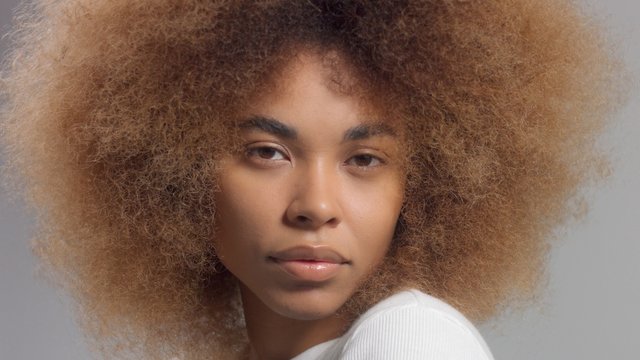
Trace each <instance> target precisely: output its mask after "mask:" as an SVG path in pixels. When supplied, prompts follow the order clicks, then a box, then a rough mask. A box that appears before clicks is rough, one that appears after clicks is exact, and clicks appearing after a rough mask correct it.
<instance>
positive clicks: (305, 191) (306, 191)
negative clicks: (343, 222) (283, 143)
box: [288, 157, 340, 227]
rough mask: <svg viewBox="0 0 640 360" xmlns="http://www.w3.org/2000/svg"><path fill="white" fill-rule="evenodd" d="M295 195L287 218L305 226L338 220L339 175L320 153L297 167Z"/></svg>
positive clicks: (336, 221)
mask: <svg viewBox="0 0 640 360" xmlns="http://www.w3.org/2000/svg"><path fill="white" fill-rule="evenodd" d="M298 171H299V174H298V179H297V181H296V191H295V196H294V199H293V200H292V202H291V205H290V207H289V210H288V212H289V214H288V215H289V216H288V217H289V219H290V220H291V221H293V222H295V223H296V224H298V225H300V224H304V225H305V226H314V227H315V226H321V225H323V224H326V223H334V224H336V223H338V222H339V221H340V209H339V202H338V198H337V196H338V191H339V187H340V184H339V182H340V178H339V174H338V173H337V169H335V168H334V167H333V166H332V165H331V163H330V162H329V161H326V159H323V158H321V157H319V158H315V159H313V160H310V161H308V162H307V163H306V165H305V166H301V167H299V168H298Z"/></svg>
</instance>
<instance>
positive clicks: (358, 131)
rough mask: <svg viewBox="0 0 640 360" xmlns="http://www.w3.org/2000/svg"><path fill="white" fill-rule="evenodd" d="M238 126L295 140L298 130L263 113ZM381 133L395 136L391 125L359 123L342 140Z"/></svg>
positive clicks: (362, 137) (363, 137) (379, 134)
mask: <svg viewBox="0 0 640 360" xmlns="http://www.w3.org/2000/svg"><path fill="white" fill-rule="evenodd" d="M238 126H239V127H240V128H241V129H255V130H259V131H263V132H266V133H269V134H272V135H275V136H278V137H281V138H285V139H290V140H295V139H297V138H298V132H297V131H296V130H295V129H294V128H292V127H290V126H288V125H286V124H284V123H282V122H280V121H278V120H276V119H274V118H271V117H268V116H264V115H252V116H250V117H249V118H247V119H245V120H244V121H242V122H240V124H239V125H238ZM383 135H386V136H392V137H395V136H396V133H395V131H394V130H393V128H392V127H391V126H389V125H387V124H384V123H371V124H360V125H356V126H354V127H352V128H350V129H348V130H347V131H346V132H345V134H344V137H343V139H342V141H343V142H346V141H355V140H364V139H368V138H371V137H373V136H383Z"/></svg>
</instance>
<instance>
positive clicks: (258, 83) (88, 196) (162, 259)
mask: <svg viewBox="0 0 640 360" xmlns="http://www.w3.org/2000/svg"><path fill="white" fill-rule="evenodd" d="M17 19H18V21H17V27H16V29H15V30H14V32H13V37H12V38H13V41H14V43H13V47H12V51H11V52H10V53H9V54H8V57H7V60H6V62H5V65H4V67H3V72H2V78H1V80H2V94H3V97H4V100H5V104H4V106H3V109H2V121H3V123H2V129H3V140H4V145H5V146H4V150H5V154H6V158H7V167H8V172H10V173H11V174H13V175H12V181H13V184H14V185H15V186H16V188H15V190H16V191H20V192H25V193H26V196H27V198H28V199H29V200H30V201H31V203H32V205H33V206H34V207H35V208H36V209H38V229H39V231H38V233H37V236H36V238H35V239H34V243H33V244H34V245H33V246H34V251H35V252H36V253H37V254H38V255H39V256H40V258H41V259H42V263H43V264H44V266H45V269H46V270H47V271H48V272H49V276H50V278H51V280H52V281H54V282H56V283H57V284H58V285H60V286H62V287H64V288H65V289H67V290H68V291H69V292H70V293H71V294H72V295H73V296H74V298H75V299H76V301H77V305H78V309H79V310H80V311H79V314H81V317H80V319H81V323H82V325H83V326H84V327H85V329H86V331H87V333H88V334H89V335H90V338H91V339H93V340H94V342H93V344H94V345H95V346H96V347H97V348H98V350H100V351H102V352H103V353H104V354H111V355H118V356H121V357H126V356H131V357H132V358H139V357H140V356H145V357H149V358H167V357H170V356H173V355H180V356H183V357H184V358H185V359H205V358H211V356H216V357H218V358H231V357H238V356H240V355H239V354H240V353H241V352H242V350H243V349H244V347H245V346H246V343H247V341H248V340H247V337H246V334H245V329H244V323H243V314H242V310H241V307H240V306H239V295H238V293H237V287H236V283H235V281H234V278H233V276H232V275H230V273H229V272H228V271H226V269H224V266H222V264H221V263H220V262H219V261H218V260H217V258H216V254H215V251H214V249H213V247H212V239H214V236H215V231H214V230H215V224H214V222H213V221H212V219H213V218H214V217H215V214H216V203H215V193H216V191H218V190H219V187H218V185H217V182H216V174H217V171H218V170H219V168H218V162H217V159H220V157H221V156H223V155H224V154H226V153H228V152H229V151H230V149H233V148H234V139H235V136H236V135H234V126H233V124H234V122H235V121H236V120H237V116H238V114H239V113H240V112H241V111H242V109H243V107H245V106H246V105H247V104H248V103H249V102H250V101H251V99H252V98H253V97H254V95H255V94H256V92H257V91H259V90H260V89H264V88H265V86H266V84H268V83H269V82H270V81H272V80H273V78H274V76H275V75H274V74H278V73H279V72H280V71H281V70H282V69H283V68H284V67H285V66H286V65H287V64H288V63H289V62H290V59H291V58H292V57H293V56H295V53H296V52H298V51H302V50H301V49H304V48H309V49H315V50H316V51H318V52H319V53H321V54H328V53H330V52H331V51H332V50H335V51H337V53H339V54H340V58H341V59H342V60H344V62H345V63H348V64H349V69H350V73H352V74H353V75H354V76H355V78H357V79H358V84H359V87H360V88H361V90H362V92H363V94H365V97H366V98H367V99H368V102H369V103H370V104H371V106H373V107H375V108H376V109H379V111H384V112H385V113H387V114H390V115H391V116H393V117H394V118H397V119H401V120H402V123H403V124H404V129H405V130H406V134H407V139H406V150H407V164H406V192H405V200H404V204H403V208H402V210H401V215H400V218H399V219H398V225H397V228H396V234H395V236H394V239H393V242H392V246H391V248H390V250H389V253H388V255H387V257H386V258H385V260H384V261H383V263H382V265H381V266H380V267H379V268H378V269H377V271H376V272H375V273H374V274H373V275H372V276H371V277H370V278H369V279H368V280H367V282H366V283H365V284H363V285H362V286H361V287H360V288H359V290H358V291H357V292H356V294H355V295H354V296H353V297H352V298H351V299H350V300H349V301H348V302H347V304H345V305H344V309H343V311H344V312H345V313H347V314H351V315H353V316H356V315H357V314H359V313H361V312H362V311H364V310H365V309H367V308H368V307H369V306H371V304H373V303H375V302H377V301H379V300H380V299H381V298H383V297H386V296H388V295H389V294H391V293H393V292H394V291H397V290H398V289H400V288H403V287H415V288H418V289H421V290H423V291H425V292H427V293H429V294H432V295H434V296H436V297H439V298H442V299H444V300H446V301H447V302H449V303H451V304H452V305H454V306H456V307H457V308H459V309H460V310H461V311H462V312H463V313H465V314H466V315H467V316H469V317H470V318H472V319H475V320H477V321H482V320H486V319H489V318H490V317H491V316H493V315H495V314H497V313H499V312H500V311H501V310H502V309H503V308H504V307H505V306H508V305H509V304H515V303H516V302H520V301H525V300H527V299H531V297H532V296H533V295H535V294H536V291H538V290H539V287H540V283H541V280H544V277H545V270H544V269H545V257H546V253H547V248H548V244H549V242H550V240H551V239H553V238H554V236H555V235H556V233H555V232H554V231H555V229H557V228H558V226H560V225H562V224H564V223H566V222H567V221H568V220H571V219H572V218H577V217H579V216H580V215H581V214H583V213H584V211H583V207H582V206H581V204H583V202H582V201H581V198H580V196H578V194H579V190H580V188H581V187H582V186H584V185H588V184H591V183H593V182H594V181H596V180H599V179H601V178H603V177H604V176H605V175H606V172H607V170H608V165H607V160H606V156H605V155H603V153H602V151H601V150H599V149H598V148H597V147H596V146H595V141H596V138H597V135H598V134H599V133H600V132H601V131H602V129H603V126H604V125H605V124H606V121H607V120H608V119H610V115H611V112H612V111H613V110H614V109H615V108H616V105H617V104H619V99H620V91H619V90H618V87H617V84H618V83H619V79H620V73H621V71H620V66H619V63H618V60H617V59H616V58H615V57H614V56H613V55H611V54H612V52H611V46H610V45H609V42H608V40H607V39H606V37H605V36H604V35H603V34H604V33H603V32H602V30H601V28H600V26H599V25H598V24H597V22H594V21H593V19H592V18H590V17H589V16H588V15H586V14H585V13H584V12H583V11H582V10H580V9H579V7H577V6H576V5H575V4H574V3H573V2H571V1H562V0H535V1H534V0H494V1H462V0H458V1H455V0H393V1H392V0H389V1H373V0H352V1H347V0H345V1H338V0H333V1H331V0H324V1H322V0H308V1H285V0H264V1H246V0H233V1H232V0H219V1H213V0H206V1H203V0H180V1H176V0H137V1H128V0H109V1H106V0H105V1H99V0H91V1H90V0H65V1H55V0H39V1H36V2H35V3H34V4H33V5H31V6H29V7H25V8H24V9H22V11H21V12H20V13H19V15H18V17H17ZM337 80H338V81H339V80H340V79H337ZM354 91H355V90H354Z"/></svg>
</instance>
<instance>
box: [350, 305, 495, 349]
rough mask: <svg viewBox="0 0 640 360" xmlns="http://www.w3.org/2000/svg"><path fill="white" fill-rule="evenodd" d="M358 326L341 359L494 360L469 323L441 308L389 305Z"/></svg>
mask: <svg viewBox="0 0 640 360" xmlns="http://www.w3.org/2000/svg"><path fill="white" fill-rule="evenodd" d="M355 330H356V331H355V332H354V333H353V335H352V336H351V337H350V339H349V340H348V341H347V343H346V344H345V347H344V348H343V351H342V356H340V359H345V360H392V359H403V360H418V359H429V360H493V357H492V356H491V353H490V352H489V350H488V348H487V347H486V345H485V343H484V340H482V338H481V337H480V335H479V334H478V333H477V331H476V330H475V328H473V326H472V325H471V324H470V323H468V322H467V321H466V320H461V319H460V317H459V316H455V315H454V314H448V313H446V312H443V311H441V310H438V309H433V308H428V307H421V306H419V305H415V306H413V305H411V306H403V307H398V308H392V309H387V310H386V311H383V312H381V313H378V314H375V315H374V316H372V317H370V318H368V319H366V320H365V321H363V322H362V323H361V324H360V326H359V327H358V328H357V329H355Z"/></svg>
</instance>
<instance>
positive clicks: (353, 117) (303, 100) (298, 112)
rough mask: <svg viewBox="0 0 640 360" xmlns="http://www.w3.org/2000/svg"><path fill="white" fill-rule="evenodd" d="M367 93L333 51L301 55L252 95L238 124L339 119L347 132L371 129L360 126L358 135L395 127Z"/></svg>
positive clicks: (361, 83)
mask: <svg viewBox="0 0 640 360" xmlns="http://www.w3.org/2000/svg"><path fill="white" fill-rule="evenodd" d="M369 90H370V89H368V88H366V87H365V86H364V83H363V82H362V81H361V79H359V78H358V77H357V76H356V72H355V71H354V68H353V66H351V65H350V64H349V63H348V62H347V61H346V60H345V59H344V57H343V56H341V55H340V53H338V52H337V51H329V52H324V53H321V52H319V51H301V52H297V53H294V55H293V56H291V57H290V60H289V61H287V62H286V63H285V64H284V65H283V66H282V67H281V68H280V69H279V70H278V71H276V72H275V73H274V74H273V76H272V78H271V79H270V80H269V81H268V82H266V84H265V85H264V86H262V87H260V89H259V90H257V91H256V93H255V94H254V96H252V97H251V100H250V101H249V102H248V103H247V105H246V107H245V109H244V114H242V116H241V117H240V118H241V119H240V120H241V121H243V122H244V121H246V120H247V118H250V117H253V118H256V117H258V118H276V119H277V120H280V121H282V120H284V122H288V123H291V124H294V123H298V122H300V121H302V120H304V119H309V118H312V119H314V120H316V121H321V122H326V121H328V122H330V121H329V120H331V118H333V117H338V118H340V119H341V120H342V123H345V125H349V126H350V127H353V126H356V125H359V124H368V125H370V126H368V127H366V128H365V127H362V128H361V130H360V131H361V132H362V131H369V132H371V131H374V132H383V130H384V131H386V130H387V129H388V128H397V127H398V124H397V121H393V117H392V116H389V115H388V114H384V113H383V112H381V111H380V110H379V109H378V108H376V106H375V104H376V101H374V100H373V96H372V94H371V91H369ZM322 115H324V117H325V121H322ZM253 123H255V121H254V122H253ZM262 123H264V121H263V122H262ZM245 124H246V122H245ZM381 124H384V126H380V125H381Z"/></svg>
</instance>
